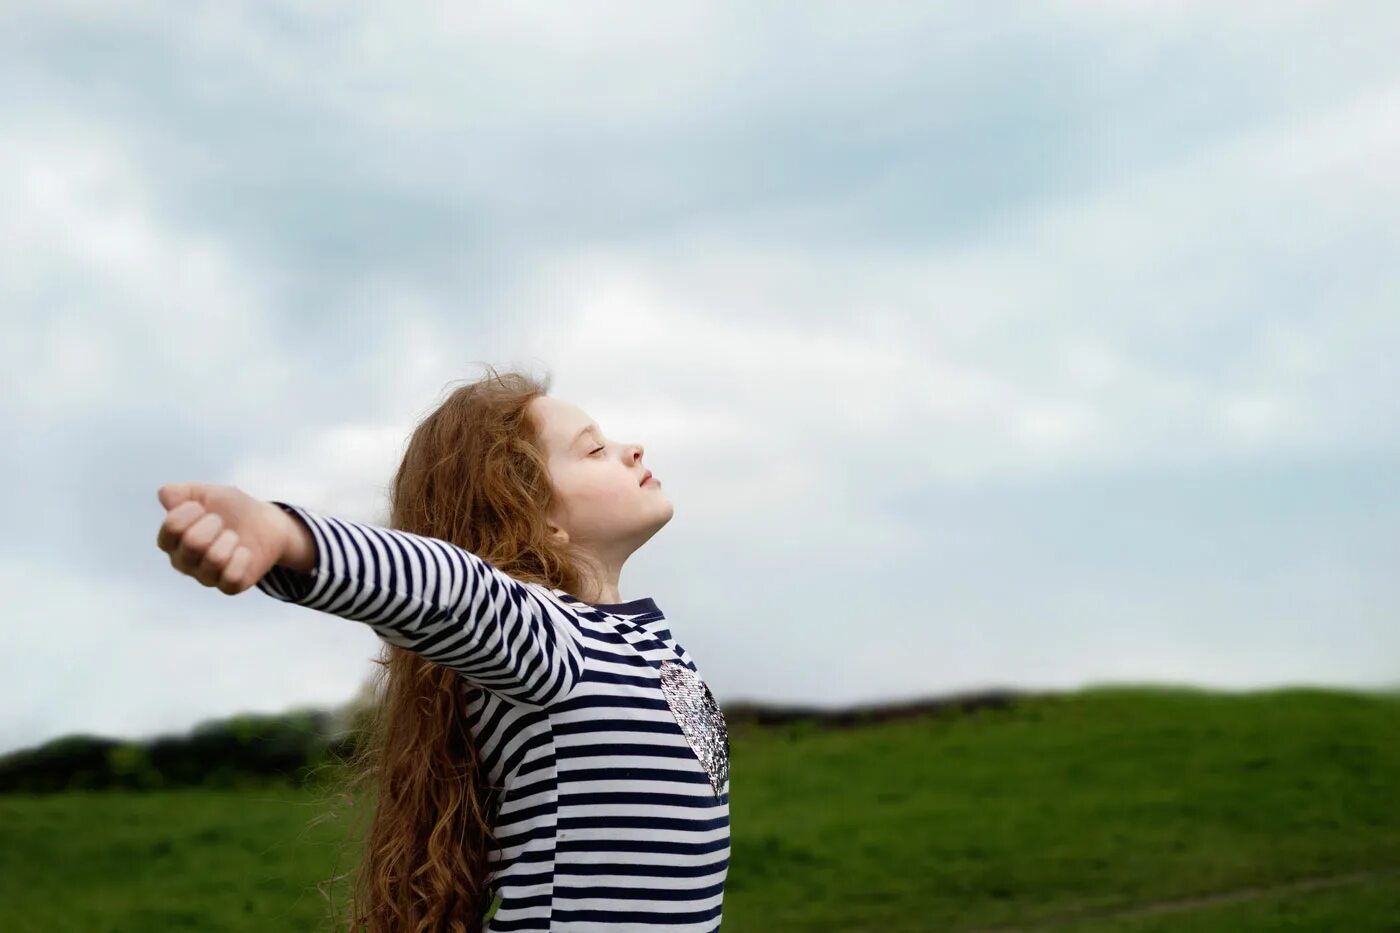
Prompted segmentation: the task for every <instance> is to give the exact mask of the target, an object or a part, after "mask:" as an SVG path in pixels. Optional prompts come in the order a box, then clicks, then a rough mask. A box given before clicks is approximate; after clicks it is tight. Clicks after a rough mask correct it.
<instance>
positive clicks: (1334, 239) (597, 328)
mask: <svg viewBox="0 0 1400 933" xmlns="http://www.w3.org/2000/svg"><path fill="white" fill-rule="evenodd" d="M0 26H2V27H3V28H0V121H3V122H2V123H0V125H3V131H0V132H3V136H2V137H0V139H2V140H3V141H2V142H0V205H3V208H0V244H2V245H0V308H3V313H4V315H5V339H4V341H3V343H0V372H2V373H3V376H0V378H3V379H4V385H3V391H0V417H3V419H4V429H5V434H6V436H7V437H9V438H10V439H11V440H10V443H8V444H5V445H3V447H0V470H3V477H0V479H2V480H3V486H4V488H5V489H6V490H7V493H6V495H5V527H6V529H7V530H8V531H9V532H10V533H9V534H8V535H6V536H5V543H4V544H3V549H0V585H3V587H4V590H5V592H6V593H7V594H9V600H8V603H9V607H8V611H7V616H6V620H5V635H6V650H5V651H4V652H3V655H0V692H2V693H3V700H4V707H5V710H6V713H5V714H4V715H3V716H0V749H7V748H11V747H16V746H20V745H25V744H31V743H34V742H37V741H40V740H43V739H45V738H49V737H52V736H55V735H59V734H64V733H68V732H74V731H84V732H94V733H99V734H109V735H146V734H152V733H155V732H159V731H166V730H179V729H184V728H186V727H188V726H190V725H192V724H193V723H195V722H197V721H199V720H201V719H204V718H208V717H213V716H222V715H228V714H231V713H233V712H236V711H276V710H282V709H286V708H288V707H291V706H296V705H302V704H333V703H339V702H341V701H343V700H345V699H347V698H348V697H349V696H350V695H351V694H353V693H354V691H355V690H356V689H357V687H358V686H359V684H360V683H361V682H362V680H363V679H364V678H365V677H366V676H367V675H368V674H369V673H370V672H371V670H372V666H371V664H370V658H371V657H372V656H374V655H375V654H376V653H377V652H378V649H379V642H378V640H377V639H376V637H375V636H374V634H373V632H372V631H371V630H369V629H368V628H366V627H364V626H362V625H360V624H359V623H355V622H350V621H347V620H343V619H340V618H337V617H334V616H328V615H322V614H317V613H314V612H310V611H308V610H306V609H302V608H300V607H296V606H289V605H284V604H281V603H278V602H276V601H275V600H272V599H270V598H269V597H267V596H265V595H263V594H261V593H259V592H256V591H250V592H247V593H244V594H240V595H239V596H235V597H228V596H225V595H223V594H221V593H219V592H218V591H217V590H211V589H206V588H204V587H202V586H200V585H199V584H198V583H197V582H195V581H194V580H192V579H190V578H189V577H185V576H182V575H180V574H178V573H176V572H175V571H174V570H172V568H171V567H170V565H169V562H168V560H167V558H166V555H165V554H163V553H162V552H160V551H159V549H158V548H157V547H156V544H155V537H156V532H157V530H158V528H159V525H160V522H161V519H162V518H163V516H164V510H163V509H162V508H161V506H160V505H159V503H158V501H157V498H156V490H157V489H158V488H159V487H160V486H161V485H163V484H165V483H169V482H177V481H183V480H196V479H197V480H206V481H210V482H224V483H234V484H237V485H239V486H241V487H243V488H244V489H246V490H247V491H249V492H251V493H253V494H254V495H258V496H261V497H264V498H278V499H284V500H289V501H295V502H299V503H301V504H303V505H306V506H308V507H311V508H315V509H319V510H323V511H328V512H331V513H334V514H338V515H343V516H345V517H348V518H353V519H357V520H362V521H381V522H382V521H383V520H384V519H385V517H386V508H385V498H384V490H385V489H386V487H387V484H388V483H389V480H390V478H391V476H392V473H393V471H394V469H395V467H396V465H397V459H398V456H399V455H400V453H401V451H402V445H403V443H404V441H405V439H406V438H407V436H408V434H409V432H410V431H411V430H412V427H413V426H414V424H416V423H417V421H418V420H419V419H420V418H422V417H423V416H424V415H425V414H427V412H429V411H430V410H431V409H432V408H433V407H434V406H435V405H436V404H437V402H439V401H440V400H441V399H442V398H443V397H444V395H445V393H446V392H447V391H448V389H449V386H450V384H453V383H455V382H457V381H460V380H465V379H471V378H475V377H477V376H479V375H480V374H481V372H482V367H481V363H483V362H489V363H491V364H493V365H495V366H497V367H498V368H509V367H520V368H524V369H527V370H530V371H532V372H535V373H536V374H539V373H542V372H546V371H547V372H548V373H550V374H551V375H552V377H553V393H554V394H555V395H558V396H560V397H562V398H566V399H568V400H570V401H572V402H574V403H575V404H578V405H580V406H581V407H582V408H584V409H585V410H586V411H587V412H588V413H589V414H591V415H593V416H594V417H595V418H596V419H597V420H598V421H599V422H600V424H601V425H602V426H603V428H604V430H605V431H606V432H607V433H608V434H609V435H610V436H611V437H613V438H617V439H624V440H638V441H641V442H642V443H644V444H645V445H646V451H647V453H646V460H647V463H648V465H649V466H651V468H652V469H653V470H654V471H655V472H656V474H657V476H658V477H660V478H661V479H662V481H663V483H664V488H665V491H666V493H667V495H668V496H669V497H670V499H671V501H672V502H673V503H674V505H675V516H674V518H673V520H672V521H671V523H670V524H669V525H668V526H667V527H666V528H664V529H663V530H662V531H661V532H660V533H659V534H657V535H656V537H654V538H652V540H651V541H650V542H649V543H648V544H647V545H646V547H645V548H643V550H641V551H640V552H638V553H637V554H636V555H635V556H634V557H633V558H632V559H631V560H630V561H629V562H628V564H627V567H626V569H625V571H624V573H623V577H622V581H621V592H622V595H623V597H624V598H627V599H632V598H637V597H640V596H652V597H653V598H655V599H656V600H657V602H658V604H659V605H660V606H661V607H662V609H663V610H664V611H666V612H667V614H668V615H669V616H670V617H671V618H672V619H673V622H674V630H675V631H676V633H677V636H678V637H679V639H680V641H681V643H682V644H684V645H685V646H686V648H687V649H688V650H689V651H690V652H691V654H692V655H693V656H694V657H695V658H696V660H697V662H698V663H699V664H700V665H701V669H702V670H703V671H704V672H705V673H706V674H707V677H708V679H709V681H710V682H711V685H712V686H713V688H714V690H715V692H716V694H717V695H718V696H719V698H720V700H721V701H722V702H724V701H737V700H759V701H763V700H769V701H783V702H801V703H811V704H815V705H822V706H840V705H845V704H850V703H855V702H869V701H876V700H881V699H907V698H912V697H915V696H920V695H928V694H938V693H944V692H948V691H962V690H977V689H983V688H988V687H995V686H1015V687H1027V688H1058V687H1066V688H1068V687H1073V686H1077V685H1080V684H1086V683H1100V682H1108V681H1113V682H1122V681H1134V682H1142V681H1156V682H1173V683H1193V684H1202V685H1209V686H1219V687H1230V688H1252V687H1257V686H1270V685H1278V684H1299V683H1308V684H1332V685H1353V686H1372V685H1385V684H1394V683H1396V682H1397V681H1400V624H1397V623H1400V583H1397V577H1396V575H1395V573H1394V571H1395V568H1396V566H1397V563H1400V494H1397V483H1396V482H1395V479H1396V474H1397V465H1400V431H1398V430H1397V429H1398V428H1400V376H1398V375H1397V373H1400V367H1397V365H1396V362H1395V361H1396V356H1397V354H1396V350H1397V347H1398V346H1400V344H1398V341H1400V313H1397V312H1398V311H1400V263H1397V248H1400V168H1397V166H1400V119H1397V114H1400V58H1397V57H1396V55H1395V48H1396V47H1397V44H1398V43H1400V12H1397V10H1396V7H1395V6H1394V5H1393V4H1389V3H1380V2H1378V3H1373V4H1364V3H1352V4H1320V3H1318V4H1298V3H1289V2H1277V0H1269V2H1257V3H1244V2H1237V3H1231V4H1217V3H1199V4H1189V3H1174V4H1153V3H1141V2H1132V3H1129V2H1114V3H1110V2H1065V3H1047V4H1027V5H1019V6H1012V5H1006V6H1001V7H998V8H997V9H996V10H995V11H993V10H992V9H991V8H989V7H988V6H987V5H985V4H980V3H971V2H968V3H960V4H940V5H934V4H926V3H863V4H837V3H832V4H823V3H800V4H796V3H774V2H770V3H752V2H750V3H740V4H724V3H716V2H712V0H706V2H700V3H679V2H673V3H667V4H648V3H627V4H618V3H597V2H594V3H587V4H520V3H510V4H506V3H497V4H489V5H480V4H451V5H447V4H443V5H432V6H415V5H412V4H394V5H384V4H356V3H349V2H344V0H335V2H322V3H308V2H299V3H295V4H292V3H286V4H280V5H273V4H241V5H230V4H215V3H208V4H205V3H191V2H188V0H181V2H169V3H141V4H136V3H133V4H122V5H120V7H119V8H118V7H112V8H110V9H102V8H98V7H97V6H96V5H88V4H69V3H62V2H55V0H45V2H43V3H37V2H31V3H27V4H19V5H16V4H12V3H5V4H0Z"/></svg>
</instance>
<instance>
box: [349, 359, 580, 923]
mask: <svg viewBox="0 0 1400 933" xmlns="http://www.w3.org/2000/svg"><path fill="white" fill-rule="evenodd" d="M487 369H488V370H489V374H488V375H486V376H483V377H482V378H481V379H479V380H477V381H475V382H471V383H468V384H465V385H460V386H458V387H457V388H455V389H453V390H452V391H451V393H450V394H449V395H448V396H447V398H446V400H445V401H444V402H443V403H442V404H441V405H439V406H438V407H437V408H436V409H435V410H433V411H432V412H431V414H429V415H428V416H427V417H426V418H424V419H423V421H422V422H421V423H419V425H418V426H417V427H416V428H415V429H414V431H413V433H412V436H411V437H410V439H409V442H408V445H407V448H406V450H405V452H404V455H403V460H402V462H401V464H400V465H399V469H398V472H397V474H396V475H395V477H394V481H393V485H392V488H391V493H390V526H391V527H393V528H396V529H400V530H403V531H408V532H412V533H414V534H419V535H427V536H430V537H434V538H439V539H441V540H444V541H448V542H451V543H452V544H456V545H458V546H459V547H462V548H465V549H466V550H469V551H471V552H472V553H474V554H476V555H477V556H479V557H481V558H483V559H485V560H487V561H489V562H490V563H491V564H493V565H494V566H495V567H497V568H498V569H500V570H502V571H504V572H505V573H508V574H510V575H511V576H513V577H515V578H517V579H519V580H524V581H528V582H535V583H541V584H544V585H546V586H550V587H558V588H560V589H563V590H565V591H566V592H568V593H571V594H578V593H579V592H580V591H581V587H582V586H583V585H584V583H585V580H586V579H589V576H588V575H589V573H590V570H589V567H590V565H589V564H587V562H585V561H583V560H582V559H581V557H580V554H579V552H578V551H576V550H575V549H574V545H573V544H572V542H566V543H560V542H558V541H556V540H555V539H553V538H551V537H550V536H549V533H548V526H547V524H546V522H545V514H546V513H547V511H548V509H549V507H550V504H551V502H552V501H553V497H554V491H553V486H552V484H551V482H550V479H549V473H548V470H547V460H546V455H545V453H544V448H543V445H542V443H541V441H540V438H539V431H538V425H537V424H536V423H535V422H534V420H533V419H532V417H531V413H530V411H529V408H528V406H529V404H530V401H531V400H532V399H534V398H535V397H536V396H539V395H544V394H547V393H548V391H549V388H550V384H551V381H552V380H551V377H550V376H549V375H548V374H546V375H544V376H543V377H542V378H535V377H533V376H530V375H527V374H525V373H521V372H516V371H507V372H504V373H501V372H497V371H496V370H495V368H494V367H491V366H490V365H489V364H487ZM374 663H375V664H376V665H377V666H378V670H377V671H376V672H375V674H374V675H373V677H372V679H371V683H370V684H369V685H368V686H369V691H368V692H369V696H370V697H371V702H370V703H369V705H368V706H367V708H366V709H365V710H364V711H363V713H364V715H363V716H362V717H361V719H360V720H359V721H358V724H357V725H355V726H354V728H353V729H352V737H353V738H354V741H352V742H351V743H350V747H351V748H352V749H353V751H352V752H351V753H350V756H349V758H348V759H346V760H345V761H344V762H343V765H344V767H343V770H342V771H341V775H340V779H339V780H338V781H336V782H333V785H332V789H333V792H332V796H333V797H338V798H340V799H341V800H342V801H348V802H349V803H350V804H351V806H352V807H353V806H354V802H355V799H356V797H357V796H358V797H360V799H364V800H366V801H367V802H368V803H369V807H368V808H367V809H366V810H364V811H362V815H363V813H370V814H371V822H370V823H369V826H368V829H367V831H365V830H364V829H363V828H362V827H361V828H360V830H359V831H358V832H356V831H354V830H355V827H354V826H353V825H352V832H351V833H350V834H349V837H348V838H349V839H350V841H351V842H352V843H353V844H354V845H355V847H356V848H357V849H358V850H359V851H360V860H359V862H358V865H357V867H356V869H354V870H353V872H352V873H353V876H354V877H353V879H352V880H351V882H350V886H351V892H352V893H351V903H350V905H349V908H348V910H347V911H345V912H343V913H341V914H340V915H338V916H335V917H333V920H334V922H335V924H336V929H349V930H350V931H352V933H360V931H366V933H409V931H412V933H479V931H480V930H481V929H482V926H483V923H484V920H485V915H486V913H487V908H488V907H490V906H491V904H490V900H491V895H492V894H493V893H494V892H493V891H492V890H491V878H490V874H489V865H488V860H489V853H490V850H491V849H492V848H493V847H494V846H495V845H496V844H497V840H496V837H495V834H494V833H493V831H492V828H491V824H492V822H493V818H494V816H495V812H494V811H495V807H496V806H498V804H499V793H500V790H501V788H498V787H492V786H490V785H489V782H488V780H487V776H486V774H485V773H484V771H483V770H482V769H481V767H480V765H479V760H480V759H479V752H478V749H477V748H476V744H475V742H474V740H473V738H472V735H471V731H470V729H469V721H470V716H469V715H468V713H467V703H468V700H469V698H470V697H471V696H472V691H474V690H479V689H480V688H479V687H476V686H475V685H473V684H470V683H468V682H467V681H465V680H464V679H463V678H462V676H461V675H460V674H458V673H456V672H454V671H451V670H449V669H447V668H445V667H442V666H440V665H436V664H433V663H432V662H429V661H427V660H425V659H424V658H423V657H421V656H420V655H418V654H415V653H413V652H412V651H409V650H407V649H404V648H399V647H396V646H393V645H390V644H388V643H384V644H383V648H382V651H381V654H380V656H379V657H378V658H377V659H375V661H374ZM371 798H373V799H372V800H371ZM345 877H346V875H341V876H337V878H336V879H332V882H334V881H336V880H339V879H341V878H345ZM323 893H324V892H323ZM332 901H333V899H332Z"/></svg>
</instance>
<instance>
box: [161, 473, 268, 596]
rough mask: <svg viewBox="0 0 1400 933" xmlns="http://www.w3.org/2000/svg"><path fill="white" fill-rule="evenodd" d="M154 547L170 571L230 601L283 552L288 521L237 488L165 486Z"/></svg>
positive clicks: (185, 485)
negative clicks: (165, 558)
mask: <svg viewBox="0 0 1400 933" xmlns="http://www.w3.org/2000/svg"><path fill="white" fill-rule="evenodd" d="M157 495H159V497H160V503H161V505H163V506H165V510H166V512H165V521H163V522H162V523H161V526H160V533H159V534H158V535H157V536H156V544H157V545H159V547H160V549H161V550H162V551H165V552H166V553H167V554H169V555H170V566H172V567H174V568H175V569H176V570H178V571H180V572H181V573H185V574H189V575H190V576H192V577H194V578H195V579H196V580H198V581H199V582H200V583H202V584H203V585H204V586H215V587H218V588H219V591H220V592H222V593H227V594H228V595H229V596H233V595H235V594H238V593H241V592H243V591H244V590H246V589H248V588H249V587H251V586H253V585H255V584H256V583H257V582H258V581H259V580H261V579H262V578H263V575H264V574H266V573H267V572H268V570H270V569H272V567H273V565H274V564H276V563H277V562H278V561H279V560H281V559H282V557H283V554H284V552H285V550H286V542H287V521H288V520H289V519H290V520H292V521H295V519H291V516H289V515H287V513H286V512H284V511H282V509H280V508H278V507H277V506H276V505H274V504H273V503H271V502H264V501H263V500H261V499H254V498H253V497H252V496H250V495H248V494H247V493H245V492H244V491H243V490H241V489H239V488H238V487H237V486H220V485H216V484H214V483H169V484H167V485H165V486H162V487H160V490H159V491H158V493H157Z"/></svg>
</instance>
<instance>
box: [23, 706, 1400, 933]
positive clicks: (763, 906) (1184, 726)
mask: <svg viewBox="0 0 1400 933" xmlns="http://www.w3.org/2000/svg"><path fill="white" fill-rule="evenodd" d="M731 734H732V761H731V781H732V783H731V811H732V819H733V855H732V858H731V865H730V873H729V883H728V891H727V895H726V899H725V920H724V931H725V933H747V931H763V933H768V931H787V930H792V931H808V930H810V931H818V930H821V931H830V930H840V931H871V933H874V931H916V930H917V931H927V930H993V929H995V930H1013V929H1014V930H1022V929H1024V930H1065V931H1070V930H1073V931H1104V930H1122V931H1149V930H1191V931H1201V930H1207V931H1210V930H1218V931H1232V933H1233V931H1248V930H1276V929H1281V928H1283V929H1294V930H1327V931H1332V930H1346V931H1367V930H1392V931H1393V930H1400V697H1396V696H1381V695H1374V694H1360V693H1348V692H1342V691H1331V690H1322V689H1291V690H1277V691H1267V692H1256V693H1218V692H1209V691H1202V690H1191V689H1161V688H1150V687H1112V688H1107V687H1106V688H1098V689H1092V690H1085V691H1080V692H1077V693H1069V694H1058V695H1048V696H1034V697H1031V696H1027V697H1021V698H1016V699H1014V700H1012V701H1009V702H1005V703H1002V704H991V705H984V706H977V707H973V708H968V707H967V706H958V705H949V706H947V707H944V708H942V709H940V710H935V711H931V712H924V713H922V714H917V715H908V716H907V717H905V718H891V719H887V720H884V721H864V722H862V721H859V720H854V721H848V724H846V725H840V726H831V725H829V724H823V723H822V722H820V721H816V720H796V721H790V722H786V723H783V724H780V725H764V724H761V723H758V722H755V721H753V720H751V719H749V718H747V717H744V716H737V717H735V719H734V721H733V722H732V724H731ZM322 812H323V804H322V802H321V800H320V798H319V797H318V796H317V793H316V791H315V790H314V789H297V788H295V787H292V786H279V785H269V786H268V787H266V788H259V789H250V790H216V789H185V790H170V791H150V792H140V791H110V792H95V791H79V792H70V793H62V794H52V795H30V794H8V795H0V894H3V897H0V929H4V930H6V931H12V933H25V931H30V930H34V931H39V930H42V931H46V933H48V931H68V930H75V931H76V930H83V931H85V933H99V931H117V930H120V931H146V930H152V931H154V930H160V931H166V930H209V931H234V930H239V931H242V930H249V931H252V930H257V931H281V930H288V931H290V930H296V931H306V930H316V929H328V927H327V926H325V925H324V924H323V923H322V917H323V914H324V910H325V901H324V899H323V896H322V893H321V891H319V890H318V887H317V885H318V883H319V882H322V881H323V880H324V879H326V878H329V877H331V876H332V875H333V874H335V873H338V872H342V871H344V870H346V869H347V868H348V867H349V866H348V864H346V863H344V862H341V863H340V864H337V863H336V856H337V850H338V846H339V843H340V842H341V838H342V834H343V832H344V827H345V824H343V823H340V822H337V821H335V820H324V821H320V822H317V817H318V814H321V813H322ZM332 890H333V892H334V893H335V895H336V897H337V899H339V898H341V897H343V893H344V889H343V886H341V887H335V888H333V889H332Z"/></svg>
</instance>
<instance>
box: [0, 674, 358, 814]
mask: <svg viewBox="0 0 1400 933" xmlns="http://www.w3.org/2000/svg"><path fill="white" fill-rule="evenodd" d="M374 701H375V698H374V697H373V695H372V692H371V689H370V686H369V684H368V683H367V684H366V685H365V687H364V688H362V689H361V691H360V693H359V694H358V695H357V696H356V697H355V699H353V700H351V701H350V702H349V703H347V704H345V705H344V706H342V707H339V708H335V709H307V708H303V709H296V710H292V711H289V712H286V713H277V714H253V713H244V714H239V715H235V716H231V717H228V718H225V719H212V720H207V721H205V722H201V723H199V724H198V725H196V726H195V727H194V728H193V729H191V730H190V731H189V732H188V733H186V734H184V735H162V736H157V737H154V738H148V739H139V740H137V739H112V738H105V737H101V736H94V735H67V736H62V737H60V738H56V739H52V740H50V741H48V742H45V743H43V744H42V745H38V746H35V747H33V748H25V749H19V750H17V751H13V752H9V753H7V754H5V755H0V793H16V792H20V793H59V792H62V791H68V790H108V789H125V790H155V789H169V788H173V787H224V788H227V787H240V786H246V785H249V784H256V783H262V782H267V781H279V782H291V783H293V784H296V785H298V786H304V785H306V784H308V783H311V782H313V781H315V780H316V779H317V776H318V775H319V774H321V773H322V772H323V771H324V770H325V769H326V768H327V766H334V765H337V764H339V763H342V762H343V761H344V760H346V759H347V758H349V757H350V756H351V755H352V754H353V753H354V750H355V743H356V741H357V740H358V738H359V737H360V736H361V735H362V730H363V728H364V727H365V725H367V723H368V716H369V714H370V713H371V711H372V707H371V704H372V703H373V702H374Z"/></svg>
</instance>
